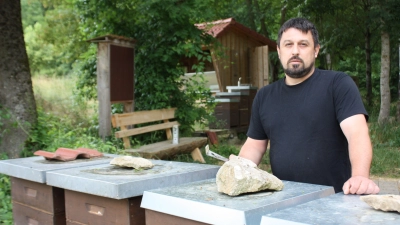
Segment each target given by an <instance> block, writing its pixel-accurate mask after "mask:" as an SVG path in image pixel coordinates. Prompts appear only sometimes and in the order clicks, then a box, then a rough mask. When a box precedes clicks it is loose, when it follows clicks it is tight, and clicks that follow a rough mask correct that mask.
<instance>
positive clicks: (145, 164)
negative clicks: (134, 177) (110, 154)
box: [110, 156, 154, 170]
mask: <svg viewBox="0 0 400 225" xmlns="http://www.w3.org/2000/svg"><path fill="white" fill-rule="evenodd" d="M110 164H111V165H115V166H120V167H132V168H135V169H137V170H139V169H150V168H153V166H154V164H153V163H152V162H151V161H150V160H148V159H144V158H141V157H132V156H120V157H115V158H114V159H112V160H111V162H110Z"/></svg>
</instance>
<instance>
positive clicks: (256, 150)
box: [239, 138, 268, 165]
mask: <svg viewBox="0 0 400 225" xmlns="http://www.w3.org/2000/svg"><path fill="white" fill-rule="evenodd" d="M267 145H268V140H254V139H251V138H247V140H246V142H245V143H244V145H243V146H242V148H241V150H240V153H239V156H240V157H243V158H246V159H249V160H251V161H253V162H254V163H255V164H257V165H258V164H260V162H261V159H262V157H263V155H264V153H265V151H266V148H267Z"/></svg>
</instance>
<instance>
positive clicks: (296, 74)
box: [239, 18, 379, 194]
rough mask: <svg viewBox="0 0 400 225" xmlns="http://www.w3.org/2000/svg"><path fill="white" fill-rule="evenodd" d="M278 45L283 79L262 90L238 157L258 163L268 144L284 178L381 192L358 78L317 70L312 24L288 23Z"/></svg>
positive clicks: (303, 21) (349, 191) (315, 34)
mask: <svg viewBox="0 0 400 225" xmlns="http://www.w3.org/2000/svg"><path fill="white" fill-rule="evenodd" d="M277 42H278V43H277V44H278V49H277V50H278V55H279V59H280V61H281V63H282V66H283V69H284V72H285V78H283V79H281V80H279V81H277V82H274V83H272V84H270V85H267V86H265V87H263V88H262V89H260V91H259V92H258V93H257V95H256V97H255V99H254V103H253V107H252V115H251V121H250V127H249V130H248V133H247V136H248V138H247V140H246V142H245V143H244V145H243V147H242V148H241V151H240V153H239V156H241V157H244V158H247V159H250V160H252V161H253V162H255V163H256V164H259V163H260V161H261V158H262V156H263V154H264V153H265V151H266V148H267V145H268V141H270V162H271V168H272V172H273V174H274V175H275V176H277V177H278V178H280V179H282V180H290V181H297V182H305V183H312V184H321V185H328V186H333V187H334V189H335V192H341V191H343V192H344V194H376V193H378V192H379V187H378V186H377V185H376V184H375V183H374V182H373V181H372V180H370V179H369V169H370V165H371V160H372V146H371V141H370V138H369V133H368V126H367V119H368V114H367V112H366V110H365V108H364V105H363V103H362V100H361V96H360V94H359V91H358V88H357V86H356V85H355V83H354V82H353V80H352V79H351V78H350V77H349V76H348V75H346V74H345V73H342V72H336V71H325V70H319V69H316V68H315V65H314V63H315V58H316V57H317V56H318V52H319V50H320V45H319V43H318V32H317V30H316V28H315V26H314V25H313V24H312V23H311V22H310V21H308V20H306V19H303V18H294V19H290V20H288V21H287V22H285V23H284V24H283V25H282V27H281V29H280V31H279V34H278V40H277Z"/></svg>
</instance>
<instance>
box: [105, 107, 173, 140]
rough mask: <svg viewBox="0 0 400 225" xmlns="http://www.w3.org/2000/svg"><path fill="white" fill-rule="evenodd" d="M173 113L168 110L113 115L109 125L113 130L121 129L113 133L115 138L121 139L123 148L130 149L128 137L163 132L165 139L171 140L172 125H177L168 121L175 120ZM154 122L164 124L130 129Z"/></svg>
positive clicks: (171, 110) (171, 109)
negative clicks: (165, 135) (137, 125)
mask: <svg viewBox="0 0 400 225" xmlns="http://www.w3.org/2000/svg"><path fill="white" fill-rule="evenodd" d="M175 111H176V108H170V109H156V110H148V111H138V112H131V113H122V114H114V115H112V117H111V123H112V125H113V127H114V128H117V127H119V128H120V129H121V130H120V131H117V132H115V137H116V138H122V139H123V141H124V147H125V148H130V146H131V145H130V141H129V138H128V137H130V136H134V135H137V134H143V133H148V132H152V131H157V130H165V131H166V134H167V139H172V134H171V128H172V127H173V126H174V125H179V123H178V122H177V121H169V120H170V119H174V118H175ZM156 121H163V122H164V123H160V124H153V125H148V126H144V127H138V128H130V127H133V125H136V124H142V123H149V122H156Z"/></svg>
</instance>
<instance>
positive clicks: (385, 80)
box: [378, 31, 390, 124]
mask: <svg viewBox="0 0 400 225" xmlns="http://www.w3.org/2000/svg"><path fill="white" fill-rule="evenodd" d="M381 41H382V51H381V80H380V81H381V88H380V89H381V109H380V110H379V117H378V123H379V124H384V123H386V122H388V121H389V118H390V86H389V80H390V79H389V78H390V40H389V33H387V32H384V31H382V33H381Z"/></svg>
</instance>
